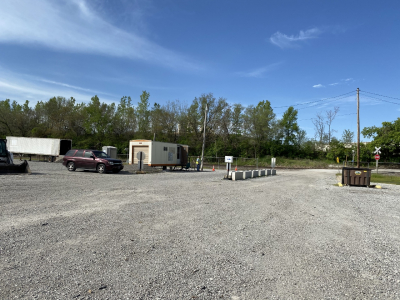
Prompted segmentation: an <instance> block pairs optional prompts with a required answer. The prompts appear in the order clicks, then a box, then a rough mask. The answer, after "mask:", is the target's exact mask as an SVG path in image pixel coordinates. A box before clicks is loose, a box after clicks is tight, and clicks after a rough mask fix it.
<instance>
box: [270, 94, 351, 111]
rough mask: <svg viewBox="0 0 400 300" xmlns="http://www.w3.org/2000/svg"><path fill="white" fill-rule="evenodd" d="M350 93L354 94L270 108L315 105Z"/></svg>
mask: <svg viewBox="0 0 400 300" xmlns="http://www.w3.org/2000/svg"><path fill="white" fill-rule="evenodd" d="M352 93H354V91H351V92H348V93H345V94H342V95H339V96H335V97H329V98H325V99H322V100H316V101H310V102H305V103H299V104H293V105H285V106H275V107H272V108H285V107H291V106H299V105H307V104H312V103H317V102H322V101H326V100H329V99H336V98H339V97H343V96H346V95H348V94H352ZM336 100H339V99H336Z"/></svg>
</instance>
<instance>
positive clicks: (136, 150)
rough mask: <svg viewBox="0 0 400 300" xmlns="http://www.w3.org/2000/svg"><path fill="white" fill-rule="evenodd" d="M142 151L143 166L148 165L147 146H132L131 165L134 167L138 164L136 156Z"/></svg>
mask: <svg viewBox="0 0 400 300" xmlns="http://www.w3.org/2000/svg"><path fill="white" fill-rule="evenodd" d="M140 151H142V152H143V153H144V156H145V157H144V160H143V164H145V165H148V164H149V146H132V153H133V157H132V160H133V164H134V165H136V164H138V159H137V154H138V153H139V152H140Z"/></svg>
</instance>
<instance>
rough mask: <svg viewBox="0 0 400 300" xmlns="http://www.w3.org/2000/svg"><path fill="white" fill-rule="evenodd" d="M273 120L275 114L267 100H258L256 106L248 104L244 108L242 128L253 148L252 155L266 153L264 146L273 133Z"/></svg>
mask: <svg viewBox="0 0 400 300" xmlns="http://www.w3.org/2000/svg"><path fill="white" fill-rule="evenodd" d="M274 120H275V114H274V112H273V109H272V107H271V103H270V102H269V101H268V100H264V101H260V102H259V103H258V104H257V106H256V107H254V106H252V105H250V106H248V107H247V108H246V110H245V113H244V125H245V128H244V129H245V131H246V134H247V135H248V137H249V138H250V140H249V143H250V145H251V146H252V148H253V149H254V157H257V155H258V156H260V155H265V154H267V153H266V152H265V150H266V149H265V147H264V146H266V144H267V143H268V141H270V140H272V138H273V137H274V135H275V132H274V130H275V128H274ZM261 149H263V151H261Z"/></svg>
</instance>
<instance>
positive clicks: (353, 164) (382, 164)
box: [343, 161, 400, 169]
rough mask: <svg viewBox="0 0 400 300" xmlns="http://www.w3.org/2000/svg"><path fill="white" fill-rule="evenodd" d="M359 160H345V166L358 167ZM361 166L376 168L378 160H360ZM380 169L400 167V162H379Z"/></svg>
mask: <svg viewBox="0 0 400 300" xmlns="http://www.w3.org/2000/svg"><path fill="white" fill-rule="evenodd" d="M356 166H357V162H349V161H348V162H347V163H346V162H345V161H344V162H343V167H356ZM360 168H371V169H376V162H367V161H360ZM378 169H400V163H395V162H379V163H378Z"/></svg>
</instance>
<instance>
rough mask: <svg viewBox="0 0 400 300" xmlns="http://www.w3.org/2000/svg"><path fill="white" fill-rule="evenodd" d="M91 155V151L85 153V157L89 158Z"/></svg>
mask: <svg viewBox="0 0 400 300" xmlns="http://www.w3.org/2000/svg"><path fill="white" fill-rule="evenodd" d="M92 155H93V153H92V151H85V157H91V156H92Z"/></svg>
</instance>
